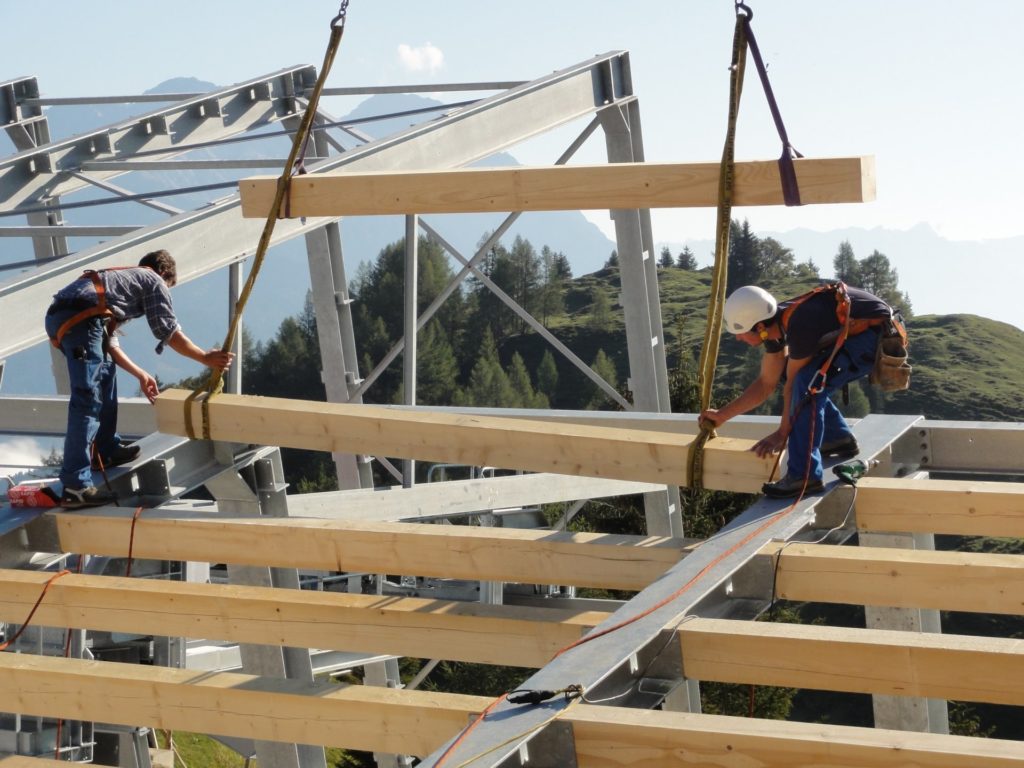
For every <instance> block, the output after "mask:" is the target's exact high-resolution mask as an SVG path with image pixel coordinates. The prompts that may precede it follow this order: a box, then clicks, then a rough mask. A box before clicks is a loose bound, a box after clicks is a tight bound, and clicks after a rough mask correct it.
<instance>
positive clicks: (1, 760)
mask: <svg viewBox="0 0 1024 768" xmlns="http://www.w3.org/2000/svg"><path fill="white" fill-rule="evenodd" d="M0 768H68V763H67V761H66V760H49V759H47V758H45V757H23V756H21V755H8V756H7V757H2V756H0Z"/></svg>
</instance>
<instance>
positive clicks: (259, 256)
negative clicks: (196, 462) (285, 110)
mask: <svg viewBox="0 0 1024 768" xmlns="http://www.w3.org/2000/svg"><path fill="white" fill-rule="evenodd" d="M348 4H349V0H342V2H341V6H340V7H339V8H338V13H337V15H336V16H335V17H334V18H333V19H331V37H330V40H328V43H327V51H326V52H325V53H324V61H323V64H322V65H321V67H320V75H319V77H318V78H317V80H316V84H315V85H314V86H313V92H312V93H311V94H310V97H309V102H308V103H307V104H306V111H305V112H304V113H303V115H302V120H301V122H300V123H299V129H298V130H297V131H296V132H295V140H294V141H293V142H292V148H291V151H290V152H289V154H288V159H287V161H286V162H285V165H284V172H283V173H282V174H281V176H280V178H278V180H277V192H276V193H275V195H274V204H273V205H271V206H270V214H269V215H268V216H267V221H266V223H265V224H264V225H263V233H262V234H261V235H260V239H259V244H258V245H257V247H256V255H255V256H254V257H253V264H252V269H251V270H250V272H249V277H248V278H247V279H246V281H245V285H244V287H243V288H242V292H241V294H240V296H239V298H238V301H237V302H236V304H235V309H234V312H233V313H232V316H231V323H230V325H229V327H228V332H227V336H225V337H224V344H223V346H222V347H221V349H230V348H231V347H232V345H233V344H234V340H235V335H236V333H237V332H238V323H239V320H240V319H241V317H242V310H244V309H245V303H246V301H248V299H249V294H251V293H252V289H253V285H255V283H256V277H257V276H258V275H259V273H260V268H261V267H262V266H263V260H264V257H265V256H266V253H267V249H268V248H269V247H270V238H271V235H273V233H274V224H275V223H276V221H277V218H278V216H279V212H280V211H281V205H282V203H284V204H285V206H286V207H287V200H288V191H289V188H290V186H291V179H292V176H293V175H295V173H296V171H299V172H304V169H303V168H302V157H301V156H300V153H304V152H305V147H306V142H307V140H308V137H309V135H310V129H311V128H312V125H313V120H314V119H315V117H316V109H317V105H318V104H319V103H320V94H321V92H322V91H323V89H324V83H325V82H327V75H328V74H329V73H330V71H331V65H332V64H333V63H334V57H335V55H336V54H337V52H338V46H339V45H340V44H341V37H342V34H344V32H345V17H346V15H347V12H348ZM223 389H224V381H223V372H222V371H218V370H215V369H214V370H212V371H211V372H210V375H209V377H208V378H207V380H206V381H205V382H204V383H202V384H200V385H199V386H198V387H196V389H195V391H194V392H192V394H190V395H189V396H188V397H187V398H185V433H186V434H187V435H188V436H189V437H190V438H192V439H195V438H196V437H197V435H196V432H195V427H194V426H193V424H192V402H193V400H195V399H196V398H197V397H198V396H199V395H200V394H201V393H203V392H205V393H207V395H206V397H204V398H203V400H202V414H203V427H202V437H203V439H205V440H209V439H210V398H212V397H213V396H214V395H215V394H217V393H219V392H221V391H222V390H223Z"/></svg>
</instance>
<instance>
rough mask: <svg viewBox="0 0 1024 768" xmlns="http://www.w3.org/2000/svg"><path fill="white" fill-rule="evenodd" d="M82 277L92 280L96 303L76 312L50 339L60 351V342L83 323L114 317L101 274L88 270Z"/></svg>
mask: <svg viewBox="0 0 1024 768" xmlns="http://www.w3.org/2000/svg"><path fill="white" fill-rule="evenodd" d="M82 277H88V278H90V279H91V280H92V285H93V288H95V289H96V303H95V304H94V305H93V306H91V307H86V308H85V309H83V310H82V311H81V312H76V313H75V314H73V315H72V316H71V317H69V318H68V319H67V320H65V321H64V322H63V323H61V326H60V328H58V329H57V335H56V336H51V337H50V343H51V344H53V346H54V347H56V348H57V349H60V342H61V340H62V339H63V338H64V335H65V334H66V333H67V332H68V331H70V330H71V329H72V328H73V327H75V326H76V325H78V324H79V323H81V322H82V321H84V320H88V319H90V318H93V317H113V316H114V312H113V310H112V309H110V308H109V307H108V306H107V290H106V288H104V287H103V280H102V279H101V278H100V273H99V272H97V271H96V270H95V269H87V270H85V272H83V273H82Z"/></svg>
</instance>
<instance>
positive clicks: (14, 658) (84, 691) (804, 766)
mask: <svg viewBox="0 0 1024 768" xmlns="http://www.w3.org/2000/svg"><path fill="white" fill-rule="evenodd" d="M0 689H2V690H5V691H10V695H9V696H6V697H5V700H4V708H5V709H6V710H7V711H10V712H17V713H20V714H24V715H44V716H49V717H65V718H74V719H82V720H100V721H103V722H112V723H123V724H126V725H135V724H139V723H146V724H147V725H150V726H152V727H157V728H169V729H174V730H186V731H193V732H197V733H213V734H218V735H225V736H235V737H240V738H255V739H265V740H272V741H285V742H293V743H303V744H320V745H324V746H338V747H345V748H348V749H362V750H377V751H381V752H392V753H404V754H414V755H421V756H422V755H425V754H427V753H429V752H431V751H433V750H435V749H437V748H439V747H440V746H441V745H442V744H443V743H444V742H445V741H447V740H448V739H450V738H452V737H454V736H455V735H456V734H457V733H458V732H459V731H461V730H462V729H463V728H464V727H465V726H466V724H467V723H468V721H469V718H470V717H471V716H472V715H474V714H476V713H478V712H480V711H481V710H482V709H483V708H484V707H486V706H487V705H488V704H489V703H490V699H487V698H482V697H475V696H462V695H458V694H443V693H428V692H421V691H399V690H394V689H388V688H377V687H371V686H360V685H355V686H345V687H339V686H334V685H330V684H323V683H320V684H314V685H312V686H311V685H306V684H302V683H297V682H295V681H288V680H273V679H267V678H258V677H252V676H249V675H240V674H230V673H215V674H210V673H206V672H203V673H196V672H190V671H187V670H178V669H168V668H164V667H149V666H142V665H136V664H115V663H109V662H87V661H80V660H77V659H63V658H54V657H42V656H31V655H27V654H13V653H3V654H0ZM560 720H562V721H563V722H566V723H569V724H571V725H572V732H573V736H574V740H575V749H576V760H577V764H578V765H579V768H620V767H621V766H625V765H629V766H631V767H632V768H663V767H664V766H673V765H679V766H683V765H686V766H691V767H692V768H698V766H707V768H711V766H724V765H732V764H733V763H735V761H736V759H737V758H738V757H742V759H743V760H745V761H747V762H751V764H754V762H756V764H757V765H764V766H779V767H780V768H781V766H786V768H812V766H813V767H814V768H819V766H823V765H830V766H837V767H838V766H872V767H873V768H911V767H913V768H961V766H968V765H969V766H971V768H1021V766H1024V754H1022V752H1021V749H1020V743H1019V742H1013V741H1001V740H998V739H975V738H968V737H963V736H945V735H938V734H931V733H909V732H901V731H888V730H881V729H871V728H851V727H844V726H834V725H822V724H810V723H790V722H780V721H776V720H772V721H765V720H757V719H754V718H737V717H721V716H713V715H700V714H690V713H674V712H656V711H649V710H631V709H623V708H620V707H596V706H583V705H578V706H574V707H572V708H571V709H569V710H568V711H567V712H565V713H564V714H563V715H562V716H561V717H560ZM8 759H9V758H8ZM44 764H45V763H44ZM0 765H3V766H4V768H7V765H6V764H5V763H3V761H0ZM11 768H23V764H17V763H15V764H12V765H11ZM24 768H29V766H28V765H25V766H24Z"/></svg>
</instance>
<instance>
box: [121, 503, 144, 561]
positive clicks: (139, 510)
mask: <svg viewBox="0 0 1024 768" xmlns="http://www.w3.org/2000/svg"><path fill="white" fill-rule="evenodd" d="M141 514H142V507H136V509H135V514H134V515H132V529H131V532H130V533H129V534H128V565H127V566H125V569H124V575H125V577H126V578H127V577H128V576H131V575H132V551H133V550H134V549H135V523H136V522H138V519H139V515H141Z"/></svg>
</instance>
